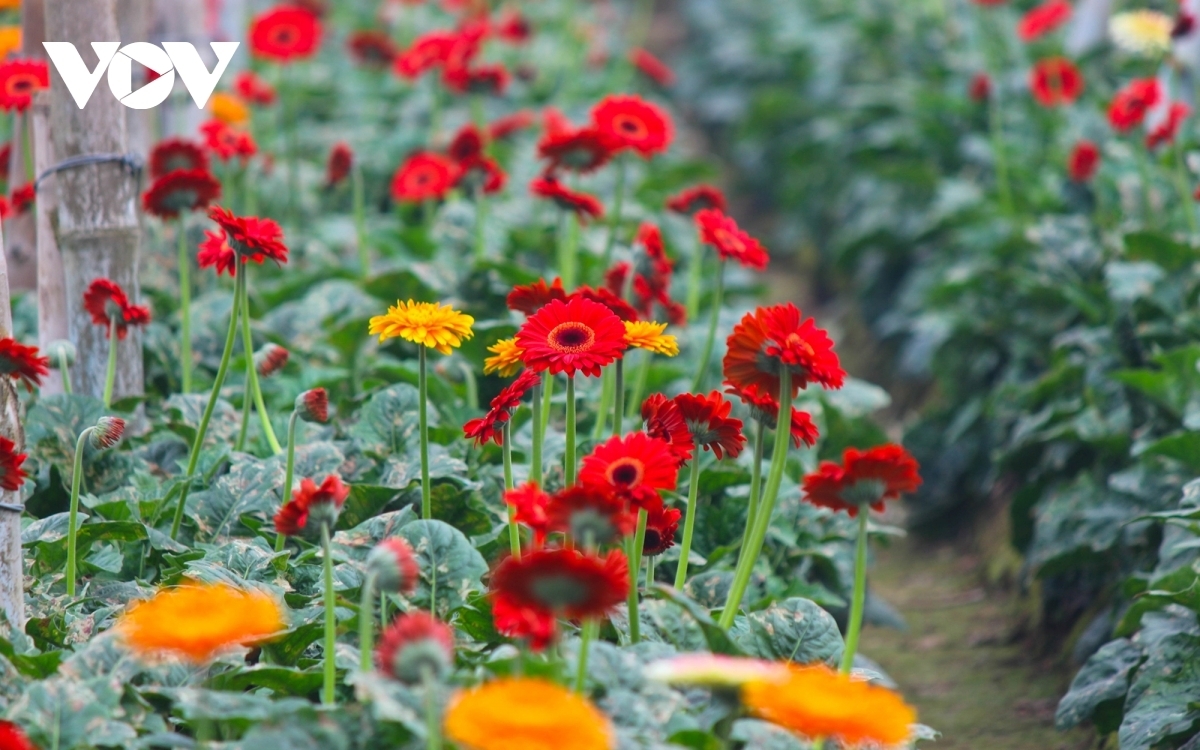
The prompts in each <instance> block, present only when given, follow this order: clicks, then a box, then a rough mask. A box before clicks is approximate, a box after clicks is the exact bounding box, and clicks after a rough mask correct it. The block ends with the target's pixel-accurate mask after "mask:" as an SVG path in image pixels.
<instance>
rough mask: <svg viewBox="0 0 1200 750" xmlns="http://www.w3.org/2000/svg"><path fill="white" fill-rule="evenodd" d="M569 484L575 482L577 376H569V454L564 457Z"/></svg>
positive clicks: (565, 472) (569, 485)
mask: <svg viewBox="0 0 1200 750" xmlns="http://www.w3.org/2000/svg"><path fill="white" fill-rule="evenodd" d="M563 463H564V467H563V469H564V474H565V476H566V481H567V486H568V487H571V486H573V485H574V484H575V376H574V375H568V376H567V455H566V458H565V459H564V462H563Z"/></svg>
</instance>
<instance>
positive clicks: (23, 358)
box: [0, 338, 50, 393]
mask: <svg viewBox="0 0 1200 750" xmlns="http://www.w3.org/2000/svg"><path fill="white" fill-rule="evenodd" d="M49 374H50V358H49V357H41V356H38V348H37V347H36V346H25V345H24V344H22V343H21V342H19V341H17V340H16V339H13V338H3V339H0V375H8V376H9V377H11V378H12V379H13V380H18V381H20V382H21V383H23V384H24V385H25V390H27V391H29V392H30V393H33V387H34V386H38V387H39V388H40V387H41V385H42V378H44V377H46V376H47V375H49Z"/></svg>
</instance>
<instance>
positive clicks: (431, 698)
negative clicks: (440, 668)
mask: <svg viewBox="0 0 1200 750" xmlns="http://www.w3.org/2000/svg"><path fill="white" fill-rule="evenodd" d="M421 686H422V687H423V688H424V690H425V750H442V748H443V747H444V746H443V745H442V724H441V721H440V717H439V716H438V706H437V685H436V683H435V682H434V678H433V670H431V669H430V668H429V667H422V668H421Z"/></svg>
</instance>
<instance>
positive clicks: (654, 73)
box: [629, 47, 675, 88]
mask: <svg viewBox="0 0 1200 750" xmlns="http://www.w3.org/2000/svg"><path fill="white" fill-rule="evenodd" d="M629 61H630V62H631V63H633V65H634V67H636V68H637V69H638V70H640V71H641V72H642V75H644V76H646V77H647V78H649V79H650V80H651V81H653V82H655V83H657V84H658V85H659V86H662V87H663V88H667V87H669V86H671V85H673V84H674V83H675V71H673V70H671V68H670V67H668V66H667V64H666V63H665V62H663V61H662V60H659V59H658V58H657V57H655V56H654V55H652V54H651V53H650V52H649V51H647V50H644V49H642V48H641V47H635V48H634V49H632V50H630V52H629Z"/></svg>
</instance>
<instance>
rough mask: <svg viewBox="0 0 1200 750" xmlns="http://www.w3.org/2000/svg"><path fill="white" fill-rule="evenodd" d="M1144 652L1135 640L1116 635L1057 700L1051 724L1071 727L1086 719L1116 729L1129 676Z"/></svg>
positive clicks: (1104, 729)
mask: <svg viewBox="0 0 1200 750" xmlns="http://www.w3.org/2000/svg"><path fill="white" fill-rule="evenodd" d="M1144 658H1145V654H1144V653H1143V652H1142V649H1141V647H1140V646H1138V645H1137V644H1135V643H1133V642H1132V641H1129V640H1128V639H1125V638H1118V639H1117V640H1115V641H1110V642H1108V643H1106V644H1104V645H1103V646H1102V647H1101V648H1100V650H1099V651H1097V652H1096V653H1094V654H1092V656H1091V657H1090V658H1089V659H1088V660H1087V663H1086V664H1084V665H1083V668H1082V669H1080V670H1079V673H1078V674H1077V675H1075V679H1074V680H1072V681H1071V687H1070V689H1069V690H1068V691H1067V694H1066V695H1064V696H1063V698H1062V700H1061V701H1059V703H1058V711H1057V712H1056V713H1055V716H1054V725H1055V726H1056V727H1058V728H1059V729H1070V728H1071V727H1074V726H1078V725H1079V724H1081V723H1083V722H1084V721H1087V720H1089V719H1091V720H1093V721H1094V722H1095V724H1096V728H1097V729H1098V730H1099V731H1100V732H1101V733H1104V734H1108V733H1109V732H1113V731H1116V729H1117V727H1118V726H1119V725H1120V723H1121V709H1122V706H1124V704H1125V693H1126V692H1127V691H1128V690H1129V676H1130V675H1131V674H1132V673H1133V670H1134V669H1136V668H1137V666H1138V665H1139V664H1141V663H1142V659H1144Z"/></svg>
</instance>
